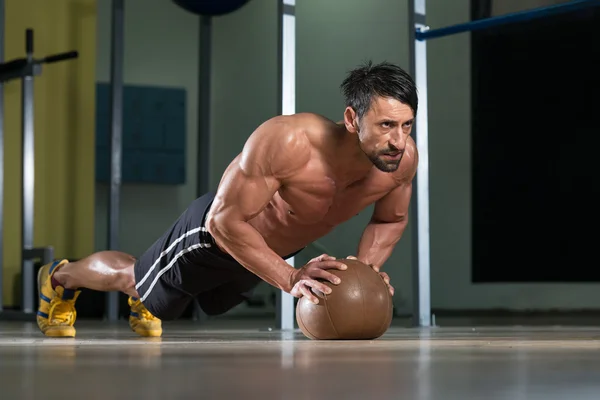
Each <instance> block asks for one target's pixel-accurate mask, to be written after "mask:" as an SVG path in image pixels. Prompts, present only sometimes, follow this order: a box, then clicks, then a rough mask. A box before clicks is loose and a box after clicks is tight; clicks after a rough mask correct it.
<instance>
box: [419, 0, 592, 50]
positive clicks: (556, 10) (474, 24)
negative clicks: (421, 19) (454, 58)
mask: <svg viewBox="0 0 600 400" xmlns="http://www.w3.org/2000/svg"><path fill="white" fill-rule="evenodd" d="M594 6H595V7H598V6H600V2H599V1H598V0H572V1H568V2H565V3H562V4H556V5H552V6H547V7H539V8H535V9H533V10H528V11H519V12H515V13H510V14H506V15H501V16H497V17H491V18H485V19H480V20H477V21H471V22H465V23H462V24H457V25H451V26H447V27H444V28H439V29H433V30H429V29H428V28H427V27H424V26H423V27H419V28H417V30H416V38H417V40H419V41H423V40H428V39H434V38H439V37H442V36H449V35H454V34H457V33H462V32H472V31H476V30H480V29H486V28H491V27H494V26H500V25H506V24H510V23H515V22H526V21H532V20H534V19H539V18H547V17H549V16H552V15H559V14H565V13H568V12H572V11H577V10H581V9H584V8H589V7H594Z"/></svg>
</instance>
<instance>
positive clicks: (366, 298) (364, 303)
mask: <svg viewBox="0 0 600 400" xmlns="http://www.w3.org/2000/svg"><path fill="white" fill-rule="evenodd" d="M340 261H342V262H343V263H345V264H346V265H347V266H348V268H347V269H346V270H345V271H341V270H328V271H329V272H331V273H333V274H334V275H337V276H338V277H339V278H340V280H341V282H340V284H339V285H334V284H332V283H330V282H327V281H323V282H324V283H325V284H326V285H327V286H329V287H330V288H331V289H332V291H331V294H324V293H321V292H318V293H316V294H317V296H318V297H319V303H318V304H314V303H312V302H311V301H310V300H308V299H307V298H306V297H302V298H300V300H299V301H298V304H297V305H296V321H297V322H298V326H299V327H300V330H301V331H302V333H304V335H305V336H306V337H308V338H310V339H315V340H342V339H344V340H361V339H362V340H369V339H376V338H378V337H380V336H381V335H383V334H384V333H385V332H386V331H387V330H388V328H389V327H390V324H391V322H392V308H393V304H392V296H391V295H390V292H389V291H388V287H387V285H386V284H385V282H384V281H383V278H382V277H381V276H380V275H379V274H378V273H377V272H376V271H375V270H374V269H373V268H371V267H370V266H368V265H366V264H363V263H362V262H360V261H358V260H348V259H344V260H340Z"/></svg>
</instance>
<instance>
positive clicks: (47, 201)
mask: <svg viewBox="0 0 600 400" xmlns="http://www.w3.org/2000/svg"><path fill="white" fill-rule="evenodd" d="M5 6H6V15H5V34H4V45H5V55H4V57H5V60H10V59H14V58H20V57H24V56H25V29H27V28H32V29H33V30H34V54H35V55H36V56H37V57H42V56H45V55H49V54H55V53H60V52H64V51H69V50H77V51H79V58H78V59H76V60H70V61H67V62H62V63H56V64H52V65H44V66H43V71H42V75H41V76H39V77H36V78H35V84H34V107H35V111H34V112H35V114H34V118H35V188H34V190H35V195H36V201H35V210H34V212H35V227H34V229H35V231H34V245H36V246H46V245H51V246H54V249H55V255H56V257H83V256H85V255H86V254H89V253H90V252H91V251H93V249H94V107H95V92H94V91H95V78H96V77H95V63H96V8H95V1H93V0H53V1H52V2H48V1H45V0H19V1H6V2H5ZM4 100H5V108H4V117H5V119H4V140H5V142H4V157H5V161H4V166H3V167H4V179H5V181H4V226H3V229H4V259H3V260H2V261H3V267H4V278H5V279H4V287H3V289H4V298H3V301H4V305H5V306H6V307H10V306H14V305H18V304H20V282H21V280H20V272H21V265H20V262H21V217H20V213H21V197H20V194H21V190H22V186H21V173H20V171H21V165H22V157H21V84H20V81H12V82H9V83H7V84H5V85H4Z"/></svg>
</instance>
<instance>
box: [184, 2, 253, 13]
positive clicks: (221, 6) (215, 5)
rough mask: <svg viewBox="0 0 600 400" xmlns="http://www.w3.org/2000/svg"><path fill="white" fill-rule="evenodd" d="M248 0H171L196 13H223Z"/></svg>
mask: <svg viewBox="0 0 600 400" xmlns="http://www.w3.org/2000/svg"><path fill="white" fill-rule="evenodd" d="M248 1H250V0H173V3H175V4H177V5H178V6H179V7H181V8H183V9H184V10H187V11H189V12H191V13H194V14H197V15H208V16H216V15H224V14H229V13H231V12H233V11H235V10H237V9H238V8H240V7H242V6H243V5H244V4H246V3H247V2H248Z"/></svg>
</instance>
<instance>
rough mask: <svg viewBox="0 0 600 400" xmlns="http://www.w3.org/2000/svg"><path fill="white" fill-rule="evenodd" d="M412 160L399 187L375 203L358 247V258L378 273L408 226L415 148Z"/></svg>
mask: <svg viewBox="0 0 600 400" xmlns="http://www.w3.org/2000/svg"><path fill="white" fill-rule="evenodd" d="M409 161H410V166H409V167H408V168H407V169H406V172H404V173H402V176H401V177H400V178H399V185H398V186H397V187H396V188H395V189H393V190H392V191H391V192H389V193H388V194H387V195H385V196H384V197H382V198H381V199H379V201H377V203H375V209H374V211H373V215H372V217H371V220H370V221H369V224H368V225H367V227H366V228H365V230H364V232H363V234H362V237H361V239H360V242H359V245H358V254H357V258H358V259H359V260H360V261H361V262H363V263H365V264H368V265H371V266H372V267H373V268H374V269H375V270H376V271H379V270H380V269H381V267H382V266H383V264H384V263H385V262H386V261H387V259H388V258H389V257H390V255H391V254H392V251H393V250H394V246H395V245H396V243H398V241H399V240H400V239H401V238H402V235H403V234H404V230H405V229H406V225H407V224H408V210H409V205H410V198H411V196H412V180H413V178H414V176H415V173H416V169H417V164H418V154H417V151H416V148H415V149H414V153H413V154H411V159H410V160H409Z"/></svg>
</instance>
